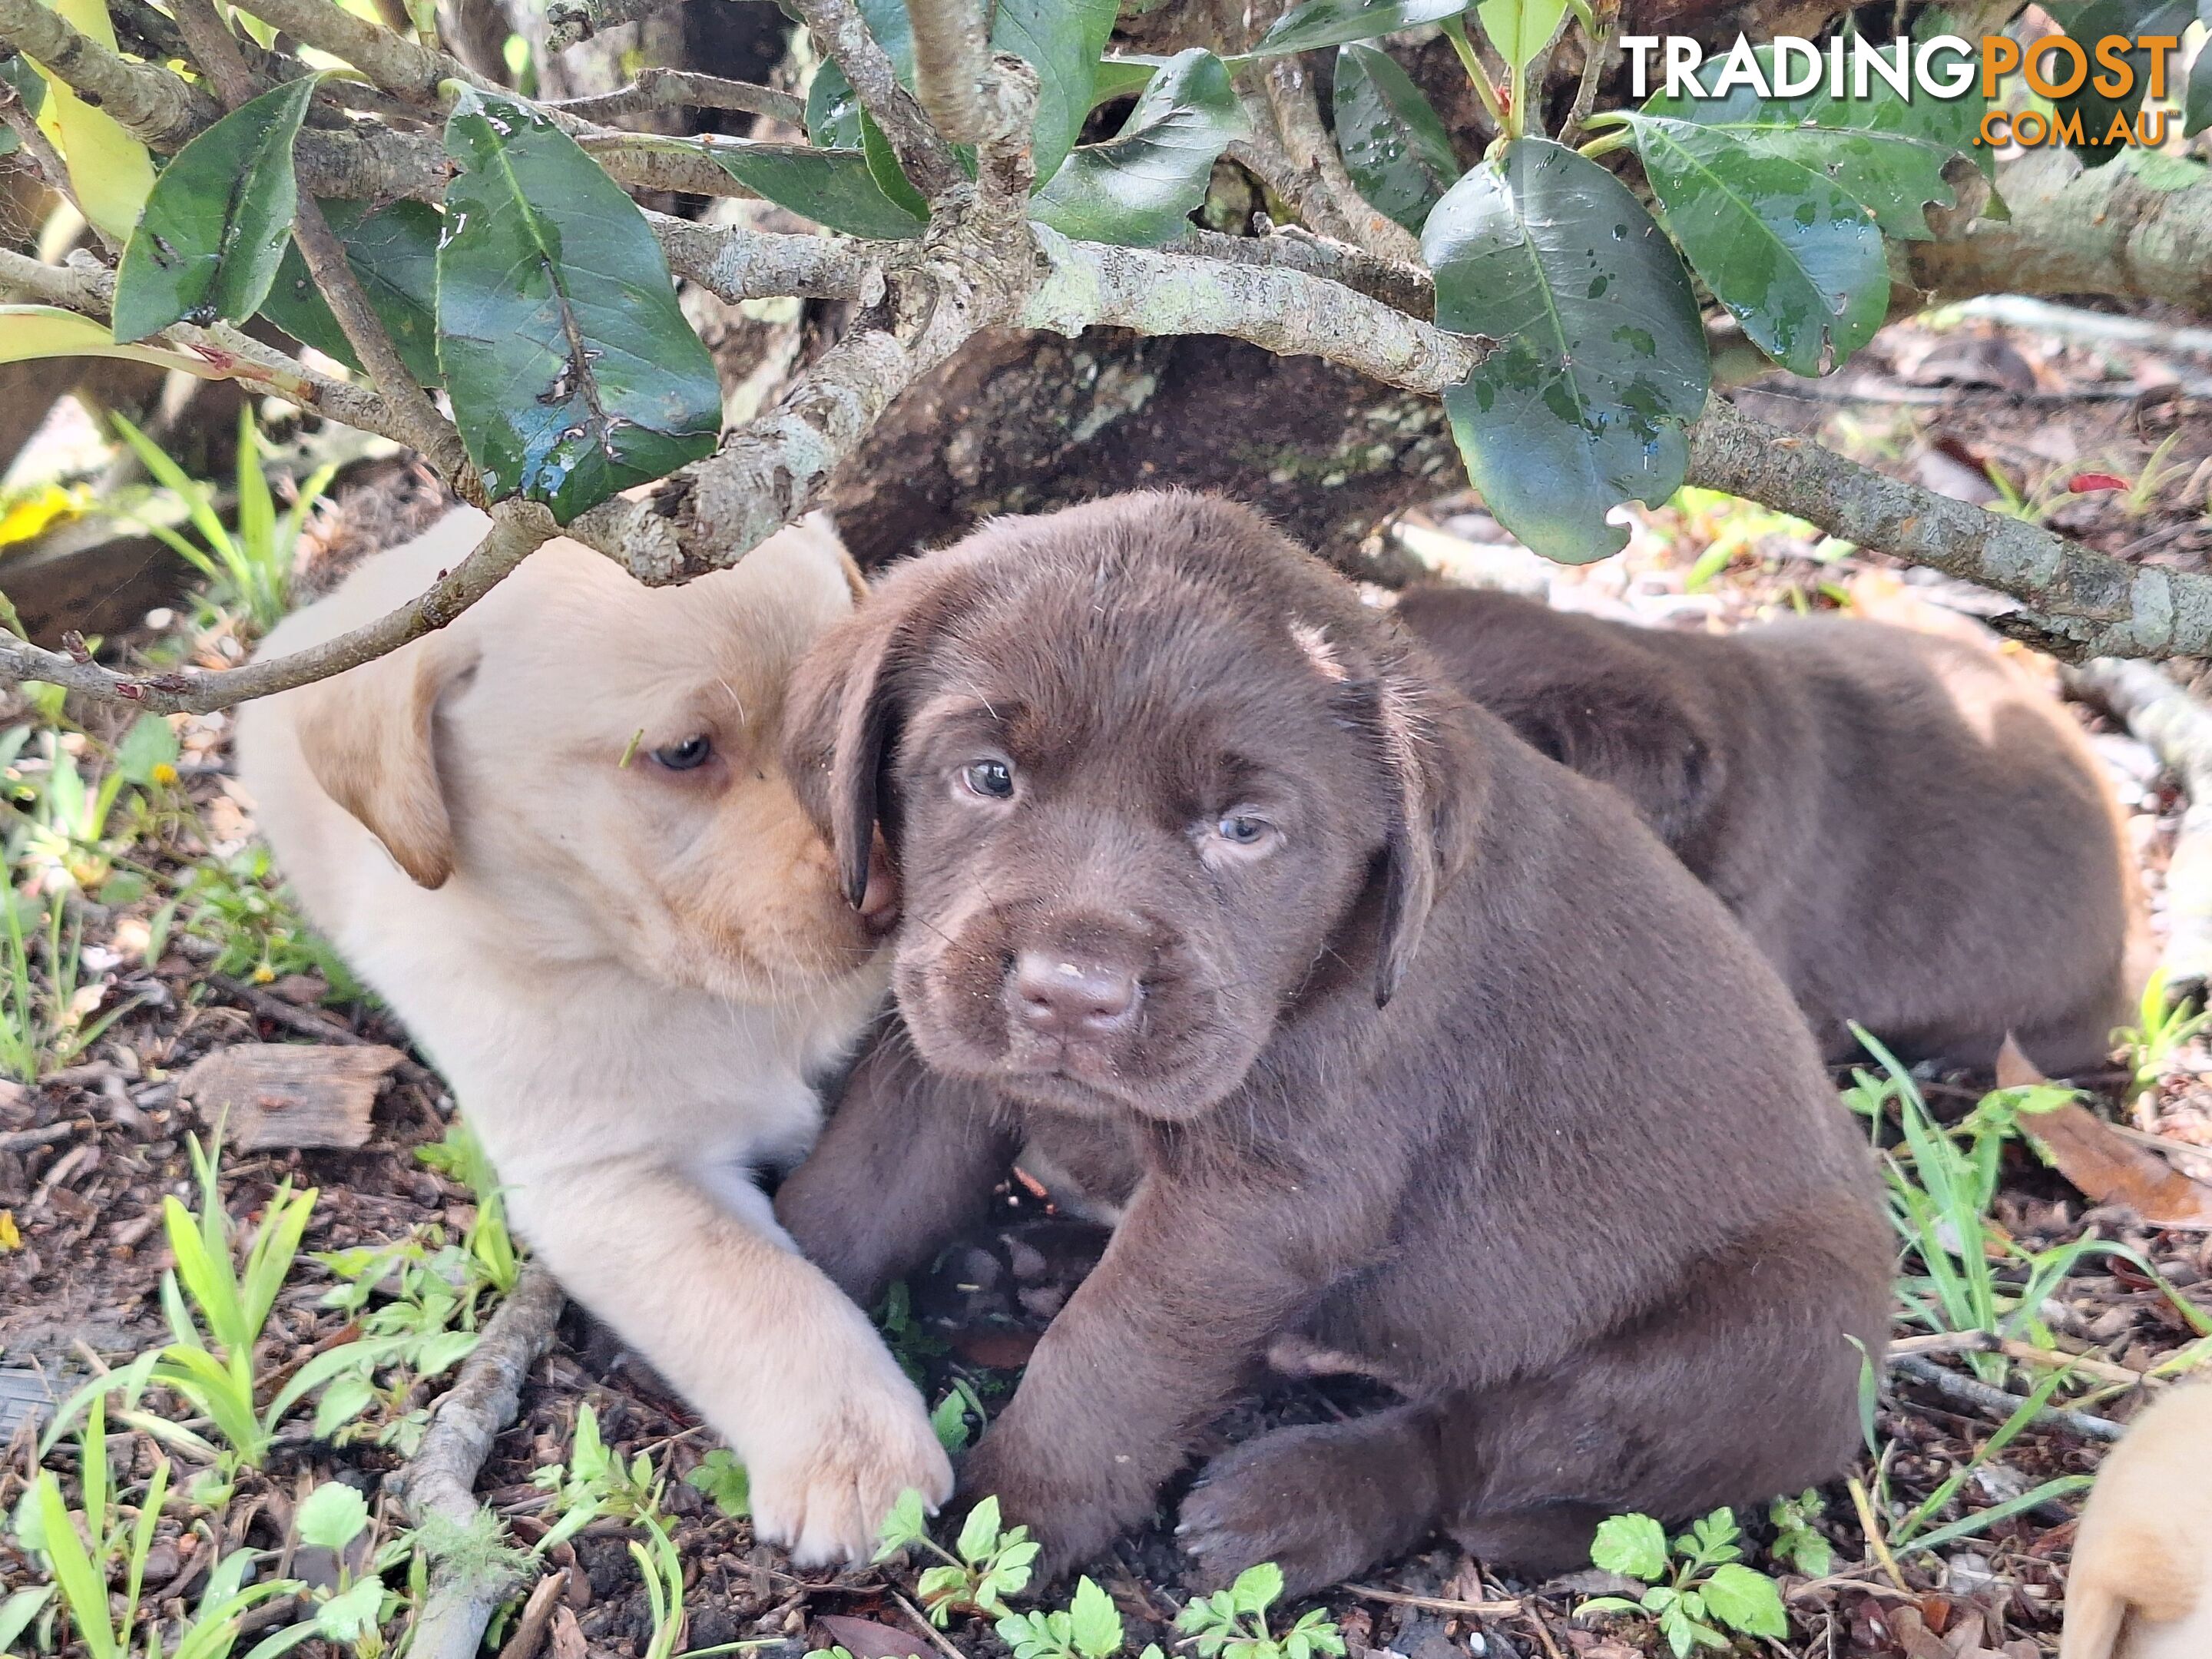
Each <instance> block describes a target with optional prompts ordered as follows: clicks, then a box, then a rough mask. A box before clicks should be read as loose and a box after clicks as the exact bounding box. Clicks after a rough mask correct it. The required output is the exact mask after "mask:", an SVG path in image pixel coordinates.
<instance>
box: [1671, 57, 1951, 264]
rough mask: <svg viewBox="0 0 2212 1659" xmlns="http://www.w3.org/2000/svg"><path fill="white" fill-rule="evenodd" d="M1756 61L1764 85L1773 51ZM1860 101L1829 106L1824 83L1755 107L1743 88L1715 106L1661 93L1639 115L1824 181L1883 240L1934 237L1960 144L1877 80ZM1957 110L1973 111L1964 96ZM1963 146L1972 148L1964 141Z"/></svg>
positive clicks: (1708, 78)
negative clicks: (1708, 135)
mask: <svg viewBox="0 0 2212 1659" xmlns="http://www.w3.org/2000/svg"><path fill="white" fill-rule="evenodd" d="M1758 52H1759V59H1760V62H1761V63H1762V64H1763V65H1765V72H1766V74H1767V76H1769V81H1770V84H1771V79H1772V76H1773V75H1774V68H1773V50H1772V48H1771V47H1767V46H1762V47H1759V49H1758ZM1719 72H1720V65H1719V64H1706V65H1705V68H1704V70H1702V71H1701V72H1700V75H1699V81H1700V83H1701V84H1702V85H1705V86H1706V87H1711V86H1712V85H1714V84H1716V82H1717V80H1718V77H1719ZM1868 93H1869V95H1868V96H1867V97H1865V98H1845V99H1840V100H1838V99H1832V98H1830V97H1829V96H1828V95H1827V92H1826V81H1825V79H1824V80H1823V81H1822V82H1821V83H1820V86H1818V87H1816V88H1814V90H1813V91H1812V92H1810V93H1807V94H1804V95H1802V96H1801V97H1796V98H1762V97H1760V96H1759V93H1758V90H1757V89H1756V88H1752V87H1747V86H1737V87H1731V88H1729V91H1728V92H1727V93H1725V94H1723V95H1721V96H1719V97H1717V98H1668V96H1667V95H1666V94H1664V93H1661V94H1657V95H1656V96H1654V97H1653V98H1652V99H1651V100H1650V101H1649V102H1647V103H1646V104H1645V105H1644V110H1643V113H1644V114H1646V115H1650V116H1663V117H1666V118H1671V119H1674V120H1677V121H1687V122H1693V123H1695V124H1696V125H1699V126H1706V127H1711V128H1712V129H1714V130H1715V131H1719V132H1725V133H1727V134H1728V135H1729V137H1732V138H1734V139H1735V141H1736V142H1737V143H1740V144H1741V145H1742V146H1743V147H1744V148H1745V149H1747V150H1749V151H1751V152H1752V153H1753V155H1777V156H1780V157H1781V158H1782V159H1784V161H1795V162H1796V163H1797V164H1798V165H1799V166H1800V167H1809V168H1811V169H1812V170H1813V171H1814V172H1816V173H1826V175H1827V177H1828V178H1829V179H1831V180H1832V181H1833V182H1834V183H1835V184H1836V185H1838V186H1839V187H1840V188H1841V189H1842V190H1843V191H1844V192H1845V193H1846V194H1847V195H1849V196H1850V197H1851V198H1852V199H1853V200H1854V201H1856V202H1857V203H1858V204H1860V205H1861V206H1863V207H1864V208H1865V209H1867V210H1868V211H1869V212H1870V213H1872V214H1873V215H1874V216H1875V219H1876V221H1877V222H1879V223H1880V224H1881V228H1882V230H1883V232H1884V233H1885V234H1888V235H1891V236H1895V237H1899V238H1903V239H1905V240H1912V241H1925V240H1929V237H1930V236H1931V235H1932V234H1933V233H1932V232H1930V231H1929V228H1928V215H1927V206H1928V204H1930V203H1933V204H1935V205H1936V206H1937V207H1950V206H1953V205H1954V204H1956V202H1957V200H1958V195H1957V192H1956V191H1954V190H1953V189H1952V188H1951V186H1950V185H1948V184H1946V183H1945V182H1944V181H1943V168H1944V166H1945V164H1946V163H1947V162H1948V161H1950V160H1951V158H1952V157H1953V156H1954V155H1958V154H1959V153H1960V149H1959V145H1958V144H1957V143H1953V142H1951V141H1950V138H1949V137H1948V135H1946V134H1942V130H1941V128H1940V126H1938V125H1937V124H1936V123H1932V122H1930V121H1929V119H1928V118H1927V117H1926V115H1925V113H1924V112H1921V111H1919V110H1918V109H1917V108H1916V107H1915V106H1914V104H1913V103H1911V102H1910V101H1908V100H1905V99H1903V98H1900V97H1899V96H1898V94H1896V92H1895V91H1893V89H1892V88H1890V87H1888V86H1887V85H1886V84H1885V83H1884V82H1882V81H1881V79H1880V77H1878V76H1869V77H1868ZM1921 101H1923V102H1929V103H1933V102H1936V101H1937V100H1921ZM1960 101H1961V102H1971V101H1972V95H1971V94H1969V95H1968V96H1967V97H1966V98H1963V99H1961V100H1960ZM1961 142H1963V143H1968V144H1971V143H1972V134H1971V132H1969V133H1967V134H1966V135H1963V137H1962V139H1961ZM1984 148H1986V146H1984Z"/></svg>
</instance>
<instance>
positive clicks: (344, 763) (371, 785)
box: [299, 634, 477, 888]
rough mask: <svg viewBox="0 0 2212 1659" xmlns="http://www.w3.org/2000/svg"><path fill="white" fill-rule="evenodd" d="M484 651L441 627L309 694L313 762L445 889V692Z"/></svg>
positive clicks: (316, 771) (448, 844)
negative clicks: (440, 732)
mask: <svg viewBox="0 0 2212 1659" xmlns="http://www.w3.org/2000/svg"><path fill="white" fill-rule="evenodd" d="M476 663H477V647H475V646H474V645H471V644H467V643H465V642H463V641H459V640H456V639H453V638H451V637H449V636H448V635H443V634H434V635H431V636H430V637H429V638H428V639H424V640H419V641H416V642H415V643H414V644H412V645H409V646H406V647H402V648H401V649H400V650H398V651H395V652H393V653H392V654H391V655H390V656H386V657H380V658H378V659H376V660H375V661H374V662H370V663H363V664H362V665H361V666H360V667H358V668H353V669H349V670H347V671H346V672H344V673H343V674H340V675H339V676H337V678H335V679H330V680H325V681H324V682H322V683H321V684H319V685H316V686H313V687H312V688H310V689H309V690H307V692H306V693H304V694H303V695H304V696H306V698H307V703H306V706H305V708H303V709H302V711H301V715H300V720H299V734H300V749H301V754H302V755H303V756H304V757H305V758H306V760H307V769H308V770H309V771H310V772H312V773H313V775H314V779H315V781H316V782H317V783H319V784H320V785H321V786H322V787H323V793H325V794H327V795H328V796H329V797H330V798H331V799H332V800H334V801H336V802H337V804H338V805H340V806H343V808H345V810H346V811H349V812H350V813H352V814H353V816H354V817H356V818H358V819H360V820H361V822H362V823H363V824H364V825H365V826H366V827H367V828H368V832H369V833H370V834H371V835H373V836H375V837H376V838H377V840H379V841H380V842H383V843H384V847H385V850H386V852H388V853H390V854H392V858H393V860H395V861H396V862H397V863H398V866H399V867H400V868H401V869H403V870H404V871H405V872H407V873H408V874H409V875H410V877H412V878H414V880H415V882H416V884H417V885H418V886H422V887H428V888H437V887H442V886H443V885H445V883H446V878H447V877H448V876H450V875H452V874H453V821H452V819H451V818H450V817H448V816H447V811H446V796H445V792H444V790H443V789H442V788H441V787H440V786H439V783H438V758H437V753H436V749H435V740H436V739H435V733H436V726H437V714H438V700H439V698H440V697H441V696H443V695H444V694H445V692H446V691H447V689H448V688H449V687H451V686H452V685H453V684H454V683H455V682H456V681H457V680H459V679H460V678H463V677H465V675H466V674H467V673H468V672H469V671H471V670H472V669H474V667H475V666H476Z"/></svg>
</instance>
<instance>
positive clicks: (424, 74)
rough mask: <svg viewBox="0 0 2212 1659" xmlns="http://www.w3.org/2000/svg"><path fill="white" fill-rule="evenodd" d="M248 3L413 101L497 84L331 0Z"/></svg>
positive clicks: (432, 101)
mask: <svg viewBox="0 0 2212 1659" xmlns="http://www.w3.org/2000/svg"><path fill="white" fill-rule="evenodd" d="M9 3H15V0H9ZM247 9H249V10H250V11H252V14H253V15H255V16H256V17H258V18H259V19H261V21H263V22H264V23H273V24H275V25H276V27H278V28H280V29H282V30H283V32H284V33H287V34H289V35H290V36H291V37H292V38H293V39H294V40H297V41H299V42H300V43H301V45H303V46H313V48H314V49H315V50H316V51H317V52H328V53H330V55H331V57H333V58H343V59H344V60H345V61H346V62H347V63H349V64H352V65H353V66H354V67H355V68H356V69H357V70H360V71H361V72H362V74H363V75H365V76H368V78H369V79H370V80H371V81H373V82H375V83H376V84H377V85H378V86H380V87H381V88H384V90H385V91H386V92H388V93H391V94H393V95H394V96H395V97H398V98H404V99H405V100H407V101H408V102H409V103H410V104H420V105H423V106H428V107H435V106H436V105H437V103H438V83H439V82H441V81H462V82H467V83H468V84H469V85H471V86H475V87H483V88H487V89H488V90H498V89H499V88H495V87H494V85H493V83H492V82H489V81H487V80H486V79H485V78H484V77H483V76H481V75H478V74H477V72H476V71H475V70H472V69H471V68H470V67H469V66H468V65H467V64H464V63H463V62H461V60H460V59H459V58H456V57H454V56H453V54H452V53H451V52H433V51H432V50H431V49H430V48H429V47H428V46H423V45H422V44H421V43H420V42H419V41H416V40H410V39H409V38H408V37H407V36H406V35H404V34H400V33H396V32H394V31H393V30H391V29H388V28H386V27H382V26H381V25H380V24H376V23H372V22H370V21H368V19H366V18H363V17H356V16H355V15H353V13H351V12H349V11H347V10H345V9H343V7H340V6H337V5H334V4H332V3H331V0H253V3H252V5H251V6H250V7H248V8H247Z"/></svg>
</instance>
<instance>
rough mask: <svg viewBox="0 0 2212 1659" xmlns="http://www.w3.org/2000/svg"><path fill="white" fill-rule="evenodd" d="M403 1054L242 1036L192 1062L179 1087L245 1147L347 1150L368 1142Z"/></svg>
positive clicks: (368, 1046)
mask: <svg viewBox="0 0 2212 1659" xmlns="http://www.w3.org/2000/svg"><path fill="white" fill-rule="evenodd" d="M405 1057H406V1056H404V1054H401V1053H400V1052H399V1050H398V1049H397V1048H386V1046H385V1045H383V1044H382V1043H364V1044H362V1045H359V1046H357V1047H348V1048H339V1047H337V1046H334V1045H333V1046H322V1045H313V1044H307V1043H297V1042H242V1043H240V1044H239V1045H237V1046H236V1047H235V1048H222V1049H218V1050H217V1051H216V1053H214V1054H210V1055H208V1056H207V1057H206V1058H205V1059H204V1060H198V1061H197V1062H195V1063H194V1065H193V1066H192V1067H191V1070H190V1071H188V1072H186V1073H185V1074H184V1076H183V1077H181V1078H179V1079H178V1080H177V1090H178V1092H179V1094H180V1095H181V1096H182V1097H184V1098H185V1100H187V1101H190V1102H191V1104H192V1105H193V1107H194V1108H195V1109H197V1111H198V1113H199V1115H200V1116H201V1118H202V1119H204V1121H207V1122H209V1123H215V1122H216V1121H222V1123H223V1124H224V1125H225V1126H226V1128H225V1133H226V1135H227V1137H228V1139H229V1141H230V1144H231V1145H232V1146H234V1147H236V1148H238V1149H239V1150H240V1151H242V1152H258V1151H261V1150H264V1149H265V1148H269V1147H285V1146H331V1147H343V1148H352V1147H356V1146H362V1145H364V1144H365V1143H366V1142H367V1141H368V1131H369V1121H368V1120H369V1110H370V1108H371V1107H373V1106H374V1104H375V1102H376V1091H377V1089H378V1087H379V1085H380V1084H381V1083H382V1082H383V1081H384V1079H385V1078H386V1077H387V1076H389V1075H390V1074H391V1072H392V1068H393V1067H394V1066H398V1064H399V1062H400V1061H401V1060H404V1058H405Z"/></svg>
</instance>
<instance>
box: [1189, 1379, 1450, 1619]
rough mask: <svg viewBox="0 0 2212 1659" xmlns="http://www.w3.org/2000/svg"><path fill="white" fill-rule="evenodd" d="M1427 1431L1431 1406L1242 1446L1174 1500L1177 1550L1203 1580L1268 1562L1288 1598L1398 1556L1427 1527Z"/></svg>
mask: <svg viewBox="0 0 2212 1659" xmlns="http://www.w3.org/2000/svg"><path fill="white" fill-rule="evenodd" d="M1438 1423H1439V1416H1438V1413H1437V1412H1436V1411H1435V1410H1434V1409H1433V1408H1432V1407H1428V1406H1418V1405H1416V1406H1400V1407H1395V1408H1394V1409H1392V1410H1389V1411H1383V1412H1377V1413H1375V1414H1374V1415H1372V1416H1370V1417H1356V1418H1353V1419H1352V1420H1351V1421H1350V1422H1346V1423H1322V1424H1316V1425H1310V1426H1304V1427H1299V1428H1291V1429H1277V1430H1275V1431H1273V1432H1272V1433H1268V1434H1263V1435H1261V1436H1260V1437H1258V1438H1256V1439H1254V1440H1248V1441H1246V1442H1245V1443H1243V1445H1241V1446H1237V1447H1236V1448H1234V1449H1231V1450H1229V1451H1225V1452H1224V1453H1223V1454H1222V1455H1220V1456H1218V1457H1217V1458H1215V1459H1214V1460H1213V1461H1212V1462H1211V1463H1209V1464H1207V1465H1206V1473H1205V1474H1203V1475H1201V1476H1200V1478H1199V1482H1198V1484H1197V1485H1196V1486H1194V1487H1192V1488H1191V1492H1190V1495H1189V1496H1188V1498H1184V1499H1183V1501H1182V1517H1181V1522H1180V1524H1179V1525H1178V1526H1177V1527H1176V1533H1177V1534H1179V1536H1180V1537H1181V1539H1182V1547H1183V1548H1184V1549H1185V1550H1186V1551H1187V1552H1188V1553H1189V1554H1190V1555H1191V1556H1192V1558H1193V1559H1194V1560H1196V1562H1197V1563H1198V1565H1199V1569H1200V1577H1202V1578H1203V1579H1204V1580H1205V1581H1206V1583H1211V1584H1225V1583H1228V1582H1229V1581H1230V1580H1231V1579H1233V1578H1235V1577H1236V1576H1237V1574H1238V1573H1240V1572H1242V1571H1244V1569H1245V1568H1247V1567H1249V1566H1255V1565H1258V1564H1259V1563H1260V1562H1262V1561H1273V1563H1274V1564H1275V1565H1277V1566H1279V1567H1280V1568H1281V1569H1282V1570H1283V1583H1284V1586H1285V1591H1286V1593H1287V1594H1289V1595H1306V1594H1308V1593H1310V1592H1311V1591H1313V1590H1317V1589H1322V1587H1323V1586H1324V1585H1328V1584H1334V1583H1336V1582H1337V1581H1338V1580H1340V1579H1342V1578H1347V1577H1351V1576H1352V1574H1353V1573H1355V1572H1358V1571H1359V1570H1360V1569H1361V1568H1362V1567H1365V1566H1369V1565H1372V1564H1373V1563H1375V1562H1376V1561H1382V1560H1387V1559H1390V1558H1391V1557H1393V1556H1399V1555H1403V1554H1405V1553H1406V1552H1407V1551H1408V1550H1410V1549H1412V1548H1413V1546H1414V1545H1416V1544H1418V1543H1419V1542H1420V1541H1421V1540H1422V1539H1423V1538H1424V1537H1425V1536H1426V1535H1427V1534H1429V1533H1430V1532H1431V1530H1433V1529H1434V1528H1435V1527H1436V1524H1437V1501H1438V1498H1439V1497H1440V1495H1441V1492H1442V1489H1443V1478H1442V1477H1443V1449H1442V1448H1441V1447H1440V1446H1439V1445H1438V1443H1437V1428H1438Z"/></svg>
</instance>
